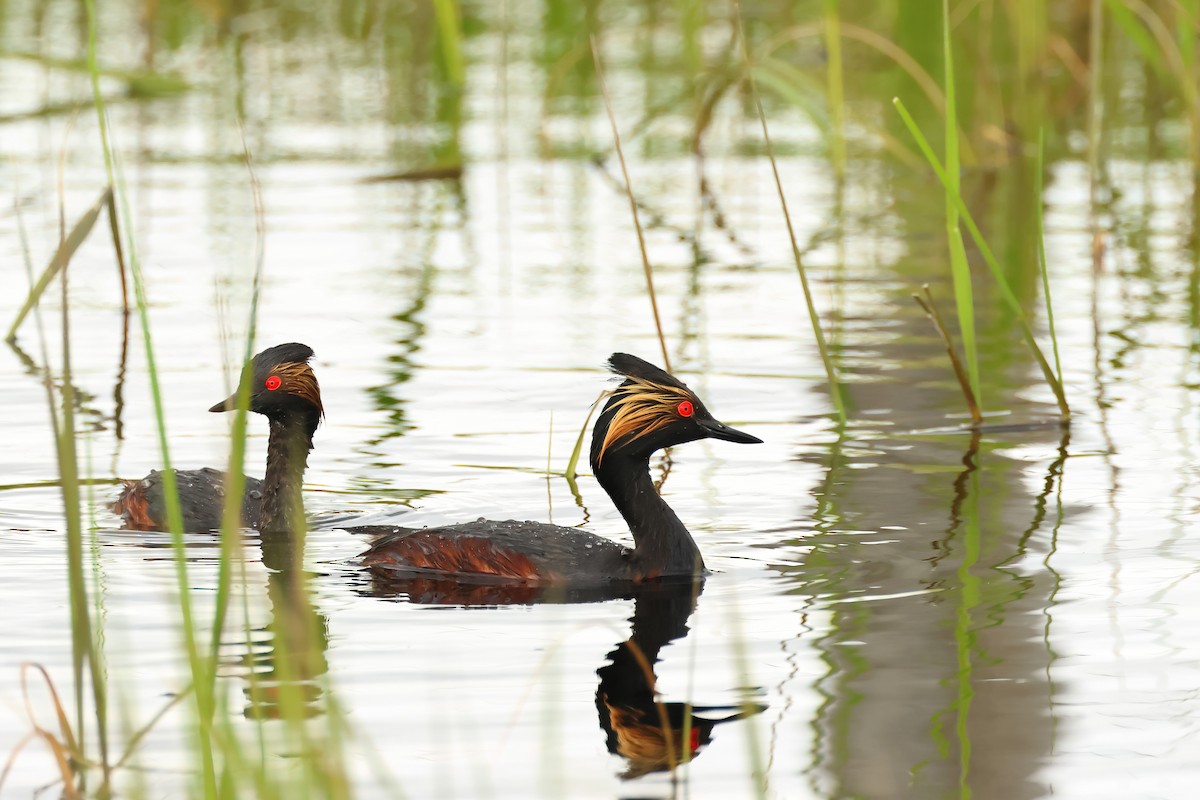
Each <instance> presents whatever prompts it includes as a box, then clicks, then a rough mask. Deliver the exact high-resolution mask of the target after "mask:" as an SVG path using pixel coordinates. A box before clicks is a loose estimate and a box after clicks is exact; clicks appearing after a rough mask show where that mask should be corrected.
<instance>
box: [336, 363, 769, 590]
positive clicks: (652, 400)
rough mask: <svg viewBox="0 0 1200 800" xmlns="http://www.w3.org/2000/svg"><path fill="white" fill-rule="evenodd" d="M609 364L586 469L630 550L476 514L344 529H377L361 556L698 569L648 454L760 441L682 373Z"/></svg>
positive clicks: (566, 578) (555, 573) (416, 561)
mask: <svg viewBox="0 0 1200 800" xmlns="http://www.w3.org/2000/svg"><path fill="white" fill-rule="evenodd" d="M608 364H609V368H610V369H611V370H612V371H613V372H615V373H617V374H619V375H623V376H625V380H624V381H623V382H622V383H621V385H620V386H619V387H617V388H616V390H614V391H613V394H612V397H611V398H609V400H608V403H607V404H605V406H604V410H603V411H602V412H601V413H600V417H599V419H598V420H597V421H596V427H595V429H594V430H593V431H592V448H591V464H592V472H593V474H594V475H595V476H596V480H598V481H599V482H600V485H601V486H602V487H604V491H606V492H608V495H609V497H611V498H612V501H613V504H614V505H616V507H617V510H618V511H620V512H621V516H623V517H624V518H625V522H626V523H627V524H628V525H629V530H630V532H631V533H632V534H633V548H632V549H630V548H627V547H622V546H621V545H619V544H617V543H616V542H613V541H610V540H608V539H603V538H601V537H599V536H594V535H592V534H590V533H586V532H584V531H580V530H576V529H575V528H563V527H559V526H557V525H546V524H544V523H540V522H517V521H515V520H507V521H504V522H496V521H491V520H483V519H481V520H478V521H476V522H467V523H463V524H460V525H447V526H445V527H440V528H423V529H412V528H394V529H388V530H384V529H380V528H365V527H364V528H357V529H355V528H348V529H347V530H352V531H359V532H364V533H382V535H381V536H380V538H379V539H378V540H376V542H375V544H374V545H373V546H372V547H371V549H370V550H368V551H367V552H366V553H364V554H363V555H362V556H361V559H362V562H361V563H362V564H363V565H365V566H367V567H369V568H370V569H371V571H372V573H373V574H374V575H375V576H376V577H379V578H384V579H386V578H389V577H392V576H394V577H395V578H396V579H403V577H404V576H421V575H424V576H431V575H437V576H445V577H450V578H454V579H456V580H462V581H480V582H490V581H515V582H522V583H527V584H537V585H579V584H585V583H604V582H611V581H629V582H634V583H637V582H641V581H645V580H652V579H655V578H666V577H672V576H694V575H700V574H703V572H704V560H703V559H702V558H701V557H700V550H699V549H698V548H697V547H696V542H695V541H694V540H693V539H692V536H691V534H690V533H688V530H687V528H685V527H684V525H683V523H682V522H680V521H679V518H678V517H677V516H675V512H674V511H672V510H671V508H670V506H668V505H667V504H666V503H665V502H664V501H663V499H662V498H661V497H659V496H658V493H657V492H656V491H655V490H654V484H653V483H652V482H651V480H650V456H651V455H652V454H653V453H654V452H655V451H657V450H661V449H662V448H664V447H672V446H674V445H677V444H683V443H684V442H692V441H696V440H697V439H708V438H711V439H724V440H726V441H730V442H741V443H743V444H753V443H757V442H761V441H762V440H761V439H759V438H757V437H755V436H751V435H750V434H748V433H742V432H741V431H738V430H734V429H733V428H730V427H729V426H728V425H724V424H722V423H720V422H718V421H717V420H716V419H715V418H713V416H712V414H710V413H709V412H708V409H707V408H705V407H704V404H703V403H702V402H700V398H698V397H697V396H696V395H695V394H694V393H693V392H692V391H691V390H690V389H688V387H687V386H685V385H684V384H683V383H682V382H681V381H679V380H678V379H677V378H675V377H674V376H672V375H670V374H668V373H666V372H664V371H663V370H661V369H659V368H658V367H655V366H654V365H652V364H648V363H647V362H645V361H643V360H642V359H640V358H637V357H635V356H631V355H627V354H625V353H614V354H613V355H612V357H611V358H610V359H609V362H608Z"/></svg>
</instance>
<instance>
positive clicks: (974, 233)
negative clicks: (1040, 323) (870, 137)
mask: <svg viewBox="0 0 1200 800" xmlns="http://www.w3.org/2000/svg"><path fill="white" fill-rule="evenodd" d="M892 104H893V105H895V106H896V110H897V111H898V112H900V117H901V119H903V120H904V124H905V126H907V127H908V130H909V132H910V133H911V134H912V135H913V138H914V139H916V140H917V145H918V146H919V147H920V148H921V152H922V153H923V154H924V155H925V159H926V160H927V161H928V162H929V165H930V166H931V167H933V171H934V173H936V174H937V176H938V180H940V181H941V182H942V185H943V186H949V185H950V183H949V180H948V179H947V177H946V170H945V169H944V168H943V167H942V164H941V162H940V161H938V158H937V156H936V155H934V153H933V149H932V148H931V147H930V146H929V142H928V140H926V138H925V135H924V134H923V133H921V129H920V128H919V127H917V123H916V122H915V121H914V120H913V118H912V115H911V114H909V113H908V109H907V108H905V107H904V103H903V101H901V100H900V98H898V97H897V98H894V99H893V100H892ZM953 199H954V204H955V205H956V206H957V207H958V213H959V216H960V218H961V219H962V222H963V224H964V225H966V226H967V232H968V233H970V234H971V240H972V241H973V242H975V246H976V247H978V248H979V252H980V254H981V255H982V256H983V260H984V263H986V264H987V267H988V270H989V271H990V272H991V273H992V277H993V278H994V279H995V280H996V286H997V287H998V288H999V289H1000V296H1001V297H1002V298H1003V299H1004V302H1005V304H1006V305H1007V306H1008V308H1009V310H1010V311H1012V313H1013V316H1015V317H1016V319H1017V325H1018V327H1019V328H1020V331H1021V336H1022V337H1023V338H1024V339H1025V342H1026V343H1027V344H1028V345H1029V349H1030V351H1031V352H1032V353H1033V357H1034V358H1035V359H1036V360H1037V362H1038V366H1039V367H1041V370H1042V375H1043V376H1044V377H1045V378H1046V383H1048V384H1049V385H1050V390H1051V391H1052V392H1054V397H1055V399H1056V400H1057V401H1058V408H1059V411H1060V412H1061V414H1062V417H1063V422H1064V423H1065V422H1066V421H1068V420H1069V419H1070V418H1071V409H1070V406H1069V405H1068V404H1067V398H1066V395H1065V393H1064V392H1063V386H1062V382H1061V381H1059V380H1058V377H1057V376H1056V375H1055V374H1054V370H1053V369H1052V368H1051V366H1050V363H1049V362H1048V361H1047V360H1046V356H1045V355H1044V354H1043V353H1042V349H1041V348H1040V347H1038V343H1037V339H1036V338H1035V337H1034V335H1033V327H1032V326H1031V325H1030V324H1029V319H1028V317H1026V315H1025V310H1024V309H1023V308H1021V301H1020V300H1019V299H1018V298H1017V295H1016V293H1014V292H1013V290H1012V287H1011V286H1009V285H1008V279H1007V278H1006V277H1005V276H1004V271H1003V270H1002V269H1001V268H1000V263H999V262H998V261H997V260H996V256H995V254H993V253H992V249H991V247H989V246H988V243H987V240H986V239H984V238H983V234H982V233H980V232H979V226H978V225H976V224H975V219H974V217H972V216H971V212H970V210H968V209H967V204H966V203H965V202H963V199H962V195H960V194H959V193H957V192H955V193H954V197H953Z"/></svg>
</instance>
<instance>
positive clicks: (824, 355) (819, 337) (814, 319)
mask: <svg viewBox="0 0 1200 800" xmlns="http://www.w3.org/2000/svg"><path fill="white" fill-rule="evenodd" d="M734 11H735V14H736V18H737V19H736V25H737V36H738V42H739V44H740V45H741V49H742V57H743V58H744V59H745V61H746V76H747V80H748V81H749V83H750V93H751V94H752V95H753V97H754V105H755V108H757V109H758V121H759V124H760V125H761V126H762V134H763V145H764V146H765V147H766V150H767V158H768V160H770V162H771V174H772V175H773V176H774V177H775V190H776V193H777V194H778V195H779V205H780V207H781V208H782V209H783V222H784V225H785V226H786V227H787V232H788V241H790V242H791V245H792V258H793V259H794V260H795V262H796V271H797V272H798V273H799V274H800V287H801V288H802V289H803V290H804V303H805V305H807V306H808V319H809V321H810V322H811V323H812V328H813V338H814V339H815V340H816V343H817V351H818V352H819V353H820V355H821V363H822V364H824V365H825V376H826V378H827V379H828V381H829V395H830V398H831V399H832V400H833V407H834V410H835V412H836V413H837V418H838V425H839V426H841V427H845V425H846V404H845V400H844V399H843V397H842V385H841V383H840V381H839V380H838V377H837V368H836V367H834V365H833V359H832V358H830V356H829V348H828V347H827V346H826V344H825V334H824V333H823V332H822V330H821V318H820V316H818V315H817V306H816V304H815V303H814V302H813V296H812V289H811V288H810V287H809V285H808V274H807V272H806V271H805V269H804V259H803V258H802V257H801V255H800V245H799V244H798V243H797V242H796V230H795V228H794V227H793V226H792V215H791V212H789V211H788V205H787V196H786V195H785V194H784V192H783V180H782V179H781V178H780V177H779V164H778V163H777V162H776V161H775V149H774V147H773V146H772V144H771V133H770V131H769V130H768V128H767V114H766V112H765V111H764V110H763V104H762V97H760V96H759V93H758V84H757V83H756V82H755V80H754V66H753V63H752V61H751V58H750V47H749V45H747V44H746V29H745V26H744V25H743V24H742V4H741V2H739V0H734Z"/></svg>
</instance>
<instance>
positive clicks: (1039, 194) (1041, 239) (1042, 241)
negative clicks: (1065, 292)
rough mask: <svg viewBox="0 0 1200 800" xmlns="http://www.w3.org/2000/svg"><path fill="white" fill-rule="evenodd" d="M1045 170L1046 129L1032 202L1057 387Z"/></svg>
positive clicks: (1041, 139) (1042, 131) (1040, 138)
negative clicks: (1048, 259) (1047, 250)
mask: <svg viewBox="0 0 1200 800" xmlns="http://www.w3.org/2000/svg"><path fill="white" fill-rule="evenodd" d="M1045 169H1046V129H1045V128H1042V129H1040V130H1038V155H1037V171H1036V173H1035V175H1034V188H1033V192H1034V195H1033V196H1034V202H1036V203H1037V249H1038V270H1039V271H1040V272H1041V274H1042V297H1044V298H1045V300H1046V327H1047V328H1049V331H1050V347H1051V349H1052V350H1053V351H1054V374H1055V375H1057V376H1058V383H1059V385H1063V371H1062V359H1061V358H1059V355H1058V334H1057V333H1056V332H1055V330H1054V303H1053V302H1051V300H1050V267H1049V264H1048V263H1047V262H1046V201H1045V189H1044V188H1043V186H1042V183H1043V181H1044V180H1045V175H1044V172H1045Z"/></svg>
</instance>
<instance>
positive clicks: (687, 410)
mask: <svg viewBox="0 0 1200 800" xmlns="http://www.w3.org/2000/svg"><path fill="white" fill-rule="evenodd" d="M695 413H696V409H694V408H692V401H691V400H684V401H683V402H682V403H680V404H679V416H681V417H690V416H691V415H692V414H695Z"/></svg>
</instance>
